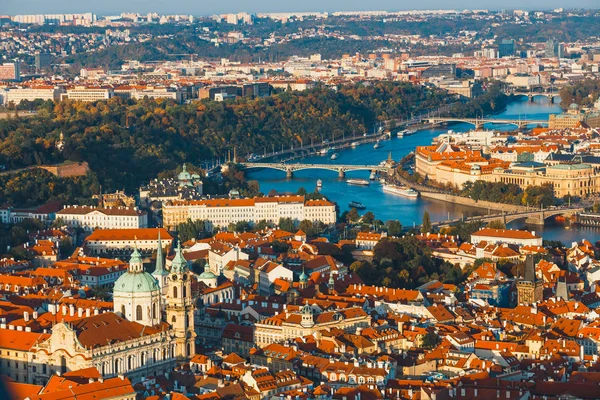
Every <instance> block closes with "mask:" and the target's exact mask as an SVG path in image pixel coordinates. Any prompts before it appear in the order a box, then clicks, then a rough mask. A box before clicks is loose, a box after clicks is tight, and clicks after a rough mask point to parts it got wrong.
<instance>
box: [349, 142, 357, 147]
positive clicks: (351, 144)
mask: <svg viewBox="0 0 600 400" xmlns="http://www.w3.org/2000/svg"><path fill="white" fill-rule="evenodd" d="M358 144H359V143H358V142H352V143H350V147H352V148H354V147H358Z"/></svg>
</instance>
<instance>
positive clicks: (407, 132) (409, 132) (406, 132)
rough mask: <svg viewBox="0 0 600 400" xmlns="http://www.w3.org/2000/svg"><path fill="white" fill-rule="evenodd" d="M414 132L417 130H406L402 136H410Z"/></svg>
mask: <svg viewBox="0 0 600 400" xmlns="http://www.w3.org/2000/svg"><path fill="white" fill-rule="evenodd" d="M415 133H417V131H414V130H407V131H405V132H404V136H410V135H414V134H415Z"/></svg>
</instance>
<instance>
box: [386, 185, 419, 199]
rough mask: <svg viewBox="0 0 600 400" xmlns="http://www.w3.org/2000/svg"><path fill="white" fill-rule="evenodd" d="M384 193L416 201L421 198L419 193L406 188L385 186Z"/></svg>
mask: <svg viewBox="0 0 600 400" xmlns="http://www.w3.org/2000/svg"><path fill="white" fill-rule="evenodd" d="M383 191H384V192H386V193H391V194H397V195H399V196H403V197H408V198H411V199H416V198H417V197H419V192H417V191H416V190H413V189H411V188H409V187H406V186H397V185H383Z"/></svg>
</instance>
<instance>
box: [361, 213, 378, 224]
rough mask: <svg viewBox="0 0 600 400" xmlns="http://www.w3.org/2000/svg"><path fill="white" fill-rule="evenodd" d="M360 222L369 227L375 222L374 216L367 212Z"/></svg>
mask: <svg viewBox="0 0 600 400" xmlns="http://www.w3.org/2000/svg"><path fill="white" fill-rule="evenodd" d="M361 221H362V222H364V223H365V224H369V225H371V224H373V222H375V214H373V213H372V212H371V211H367V212H366V213H365V215H363V216H362V219H361Z"/></svg>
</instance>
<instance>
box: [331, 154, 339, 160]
mask: <svg viewBox="0 0 600 400" xmlns="http://www.w3.org/2000/svg"><path fill="white" fill-rule="evenodd" d="M339 156H340V155H339V154H338V153H333V154H332V155H331V159H332V160H337V159H338V157H339Z"/></svg>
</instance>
